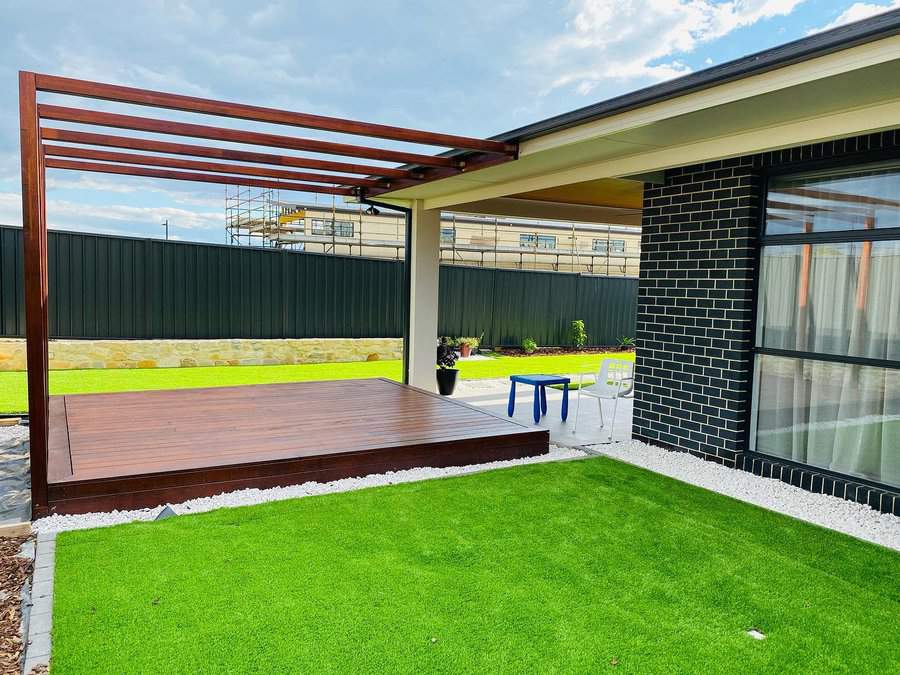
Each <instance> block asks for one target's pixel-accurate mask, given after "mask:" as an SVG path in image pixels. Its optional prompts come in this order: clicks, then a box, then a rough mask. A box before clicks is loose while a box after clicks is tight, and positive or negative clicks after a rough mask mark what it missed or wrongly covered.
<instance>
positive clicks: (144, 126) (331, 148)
mask: <svg viewBox="0 0 900 675" xmlns="http://www.w3.org/2000/svg"><path fill="white" fill-rule="evenodd" d="M38 114H39V115H40V117H41V119H45V120H55V121H58V122H75V123H77V124H90V125H94V126H101V127H112V128H115V129H129V130H131V131H147V132H150V133H154V134H169V135H172V136H187V137H190V138H205V139H209V140H214V141H227V142H229V143H246V144H249V145H262V146H266V147H270V148H282V149H285V150H305V151H307V152H319V153H323V154H326V155H346V156H349V157H364V158H366V159H377V160H381V161H385V162H400V163H403V164H422V165H424V166H443V167H456V166H458V165H459V161H458V160H456V159H451V158H449V157H442V156H440V155H423V154H421V153H417V152H406V151H403V150H385V149H383V148H370V147H366V146H364V145H349V144H347V143H333V142H332V141H319V140H316V139H313V138H300V137H298V136H281V135H278V134H266V133H260V132H258V131H243V130H241V129H224V128H222V127H212V126H208V125H206V124H190V123H187V122H173V121H170V120H159V119H150V118H147V117H135V116H134V115H120V114H118V113H107V112H98V111H96V110H81V109H79V108H67V107H65V106H58V105H47V104H46V103H42V104H40V105H38Z"/></svg>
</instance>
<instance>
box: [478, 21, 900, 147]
mask: <svg viewBox="0 0 900 675" xmlns="http://www.w3.org/2000/svg"><path fill="white" fill-rule="evenodd" d="M897 34H900V9H895V10H891V11H890V12H885V13H883V14H878V15H876V16H873V17H871V18H869V19H863V20H862V21H856V22H854V23H849V24H846V25H844V26H838V27H837V28H832V29H831V30H828V31H823V32H821V33H816V34H815V35H810V36H808V37H804V38H800V39H799V40H794V41H793V42H788V43H786V44H783V45H779V46H777V47H772V48H771V49H766V50H764V51H761V52H757V53H756V54H751V55H749V56H744V57H742V58H739V59H735V60H733V61H729V62H727V63H723V64H721V65H718V66H713V67H711V68H706V69H704V70H701V71H698V72H696V73H691V74H689V75H684V76H682V77H679V78H676V79H674V80H669V81H667V82H662V83H660V84H655V85H652V86H650V87H645V88H644V89H638V90H637V91H633V92H630V93H628V94H623V95H622V96H616V97H615V98H611V99H608V100H606V101H601V102H600V103H595V104H592V105H589V106H585V107H584V108H578V109H577V110H572V111H571V112H567V113H563V114H561V115H556V116H554V117H550V118H547V119H545V120H541V121H540V122H535V123H533V124H528V125H525V126H523V127H519V128H518V129H513V130H512V131H507V132H505V133H502V134H498V135H496V136H492V137H491V139H492V140H497V141H507V142H519V141H524V140H528V139H530V138H535V137H537V136H543V135H544V134H548V133H551V132H554V131H560V130H562V129H567V128H569V127H573V126H576V125H579V124H584V123H585V122H592V121H594V120H597V119H602V118H603V117H608V116H611V115H615V114H618V113H622V112H627V111H629V110H634V109H635V108H640V107H642V106H646V105H650V104H652V103H658V102H660V101H665V100H668V99H672V98H675V97H677V96H683V95H684V94H689V93H692V92H695V91H700V90H702V89H708V88H710V87H713V86H715V85H718V84H723V83H725V82H731V81H734V80H739V79H741V78H744V77H749V76H751V75H757V74H760V73H765V72H767V71H769V70H775V69H776V68H781V67H784V66H788V65H791V64H794V63H799V62H801V61H806V60H809V59H812V58H816V57H819V56H825V55H827V54H831V53H833V52H837V51H841V50H844V49H849V48H851V47H855V46H857V45H861V44H865V43H867V42H874V41H875V40H879V39H883V38H887V37H891V36H893V35H897Z"/></svg>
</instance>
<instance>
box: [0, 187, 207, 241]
mask: <svg viewBox="0 0 900 675" xmlns="http://www.w3.org/2000/svg"><path fill="white" fill-rule="evenodd" d="M166 219H168V220H169V226H170V228H176V227H177V228H178V229H181V230H207V231H213V232H215V231H221V230H222V229H223V228H224V220H223V216H222V212H221V211H217V212H196V211H190V210H188V209H181V208H177V207H171V206H129V205H126V204H104V205H97V204H79V203H77V202H71V201H67V200H61V199H48V200H47V224H48V226H49V227H51V228H53V229H60V230H78V231H82V232H106V233H114V234H128V233H129V232H128V231H127V230H125V229H123V228H122V225H126V226H128V225H130V226H132V227H141V226H152V227H153V228H154V230H155V229H156V228H158V227H159V224H160V223H161V222H162V221H164V220H166ZM0 223H2V224H5V225H21V224H22V197H21V195H19V194H18V193H15V192H0ZM132 233H133V232H132Z"/></svg>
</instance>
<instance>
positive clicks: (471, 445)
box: [49, 379, 550, 513]
mask: <svg viewBox="0 0 900 675" xmlns="http://www.w3.org/2000/svg"><path fill="white" fill-rule="evenodd" d="M113 411H115V412H113ZM51 422H52V424H51V429H50V440H51V453H50V460H51V465H50V486H49V499H50V507H51V510H52V511H53V512H56V513H83V512H87V511H97V510H109V509H130V508H143V507H152V506H156V505H159V504H164V503H166V502H179V501H184V500H185V499H190V498H193V497H199V496H208V495H214V494H218V493H220V492H223V491H228V490H236V489H241V488H248V487H258V488H263V487H273V486H277V485H291V484H297V483H303V482H306V481H310V480H315V481H329V480H336V479H339V478H347V477H353V476H364V475H366V474H371V473H382V472H384V471H392V470H399V469H409V468H414V467H421V466H458V465H464V464H470V463H474V462H487V461H494V460H501V459H515V458H518V457H526V456H533V455H539V454H545V453H546V452H548V450H549V443H550V438H549V432H548V431H547V430H546V429H540V428H537V427H531V426H527V425H524V424H521V423H519V422H515V421H512V420H509V419H507V418H505V417H499V416H496V415H494V414H492V413H489V412H486V411H484V410H480V409H478V408H475V407H473V406H469V405H467V404H465V403H461V402H459V401H455V400H451V399H447V398H442V397H440V396H437V395H436V394H431V393H429V392H425V391H422V390H420V389H416V388H414V387H409V386H406V385H402V384H398V383H396V382H392V381H389V380H382V379H370V380H343V381H337V382H302V383H289V384H267V385H250V386H242V387H222V388H210V389H182V390H169V391H147V392H128V393H119V394H85V395H75V396H54V397H53V398H52V399H51Z"/></svg>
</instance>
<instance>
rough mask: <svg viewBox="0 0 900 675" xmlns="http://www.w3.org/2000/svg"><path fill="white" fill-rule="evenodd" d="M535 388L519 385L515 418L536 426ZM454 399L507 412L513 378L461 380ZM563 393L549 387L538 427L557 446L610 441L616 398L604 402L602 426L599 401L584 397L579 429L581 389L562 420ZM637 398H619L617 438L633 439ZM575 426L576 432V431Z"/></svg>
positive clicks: (575, 394)
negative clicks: (548, 433) (544, 413)
mask: <svg viewBox="0 0 900 675" xmlns="http://www.w3.org/2000/svg"><path fill="white" fill-rule="evenodd" d="M570 377H571V378H572V381H573V382H577V380H578V376H577V375H574V376H571V375H570ZM532 396H533V389H532V388H531V387H524V386H522V385H519V386H518V389H517V390H516V409H515V413H514V415H513V419H515V420H516V421H517V422H521V423H523V424H530V425H532V426H534V419H533V418H532V405H531V404H532ZM453 398H458V399H460V400H462V401H465V402H466V403H469V404H471V405H476V406H479V407H481V408H485V409H486V410H489V411H490V412H493V413H496V414H500V415H504V416H505V415H506V407H507V403H508V401H509V379H508V378H505V379H493V380H461V381H459V382H458V383H457V385H456V391H455V392H454V393H453ZM562 399H563V393H562V392H561V391H559V390H556V389H551V388H549V387H548V388H547V414H546V415H545V416H543V417H542V418H541V421H540V422H539V423H538V424H537V426H539V427H542V428H544V429H549V430H550V442H551V443H555V444H557V445H568V446H572V445H579V446H580V445H595V444H598V443H605V442H607V441H608V440H609V424H610V422H611V421H612V416H613V401H603V402H602V405H603V415H604V419H605V420H606V424H607V426H606V427H605V428H602V429H601V426H600V411H599V408H598V406H597V400H596V399H591V398H588V397H586V396H585V397H583V398H582V399H581V413H580V416H579V420H578V426H577V429H575V411H576V408H577V401H578V392H577V391H574V390H573V391H570V392H569V419H568V420H567V421H566V422H563V421H562V420H561V419H560V414H561V410H562ZM633 404H634V401H633V399H631V398H621V399H619V407H618V412H617V414H616V423H615V427H614V429H613V441H615V442H618V441H627V440H630V439H631V414H632V407H633ZM573 429H575V432H574V433H573Z"/></svg>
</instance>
